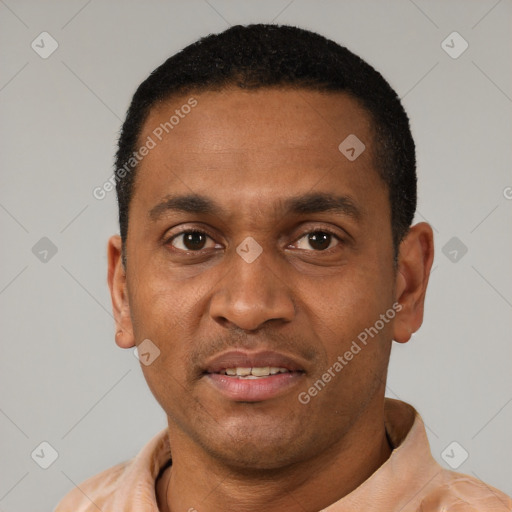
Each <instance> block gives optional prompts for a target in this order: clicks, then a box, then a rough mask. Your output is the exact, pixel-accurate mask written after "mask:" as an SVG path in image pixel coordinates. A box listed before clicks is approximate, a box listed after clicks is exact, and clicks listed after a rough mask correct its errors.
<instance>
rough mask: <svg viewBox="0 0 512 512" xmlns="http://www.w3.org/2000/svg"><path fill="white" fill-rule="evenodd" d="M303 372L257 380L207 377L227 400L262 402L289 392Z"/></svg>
mask: <svg viewBox="0 0 512 512" xmlns="http://www.w3.org/2000/svg"><path fill="white" fill-rule="evenodd" d="M303 375H304V374H303V373H301V372H289V373H278V374H276V375H269V376H268V377H259V378H257V379H239V378H237V377H229V376H227V375H223V374H220V373H208V374H206V377H207V379H208V381H209V382H211V383H212V384H213V386H214V387H215V388H216V389H217V390H218V391H220V392H221V393H222V394H223V395H224V396H225V397H226V398H228V399H230V400H234V401H236V402H261V401H263V400H269V399H270V398H274V397H276V396H279V395H282V394H283V393H285V392H287V391H288V390H289V389H290V388H291V387H292V386H294V385H295V384H297V383H298V382H299V381H300V379H301V378H302V377H303Z"/></svg>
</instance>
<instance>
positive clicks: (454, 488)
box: [419, 469, 512, 512]
mask: <svg viewBox="0 0 512 512" xmlns="http://www.w3.org/2000/svg"><path fill="white" fill-rule="evenodd" d="M439 476H440V478H438V479H437V482H436V484H437V485H435V487H434V488H433V489H432V490H431V491H430V492H429V493H428V494H427V495H426V496H425V498H424V499H423V500H422V502H421V504H420V507H419V511H421V512H430V511H438V510H450V512H481V511H483V510H485V511H486V512H510V511H512V499H511V498H510V497H509V496H507V495H506V494H505V493H503V492H501V491H500V490H498V489H496V488H495V487H492V486H491V485H488V484H486V483H484V482H482V481H481V480H478V479H477V478H474V477H472V476H469V475H464V474H462V473H456V472H454V471H448V470H444V469H443V470H442V472H441V474H440V475H439Z"/></svg>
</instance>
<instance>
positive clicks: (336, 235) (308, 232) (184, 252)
mask: <svg viewBox="0 0 512 512" xmlns="http://www.w3.org/2000/svg"><path fill="white" fill-rule="evenodd" d="M189 233H199V234H202V235H206V236H207V237H208V238H210V239H211V240H214V238H213V236H211V235H210V233H208V232H207V231H204V230H203V229H190V228H188V229H184V230H183V231H180V232H179V233H175V234H173V235H172V236H171V237H169V238H167V239H166V241H165V242H164V244H165V245H170V244H171V243H172V241H173V240H175V239H176V238H178V237H179V236H181V235H187V234H189ZM314 233H327V234H329V235H331V236H332V237H334V238H335V239H336V240H337V241H338V243H339V244H342V243H343V242H344V241H345V240H344V239H343V238H341V237H340V236H339V234H337V233H335V232H334V231H333V230H331V229H329V228H315V229H312V230H310V231H305V232H304V233H302V234H301V235H300V236H299V237H298V238H296V239H295V242H294V243H296V242H298V241H299V240H301V239H302V238H304V237H305V236H306V235H311V234H314ZM339 244H337V245H335V246H334V247H330V248H328V249H324V250H322V251H321V250H315V249H300V250H302V251H309V252H315V253H324V254H326V253H327V254H329V253H331V252H332V250H333V249H336V248H337V247H338V245H339ZM173 250H175V251H177V252H179V253H182V254H203V253H204V252H206V251H210V250H211V249H200V250H198V251H193V250H187V251H185V250H183V249H176V248H175V247H173Z"/></svg>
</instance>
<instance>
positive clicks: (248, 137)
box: [109, 89, 407, 469]
mask: <svg viewBox="0 0 512 512" xmlns="http://www.w3.org/2000/svg"><path fill="white" fill-rule="evenodd" d="M191 96H193V97H194V98H195V100H196V101H197V105H196V106H195V107H194V108H193V109H190V112H189V113H188V114H186V115H184V116H183V117H182V118H181V116H180V120H179V123H178V124H176V125H175V126H173V128H172V130H169V133H168V134H166V133H165V132H164V136H163V137H162V140H161V141H159V140H158V139H157V138H156V137H155V135H154V133H155V132H154V130H155V129H156V128H157V127H158V126H160V124H161V123H165V122H166V121H168V120H169V118H170V116H171V115H172V114H173V113H174V112H175V110H176V109H180V106H181V105H184V104H186V103H187V101H188V100H189V96H187V97H183V98H173V99H171V100H169V101H166V102H164V103H162V104H160V105H158V106H157V107H155V108H153V110H152V111H151V113H150V115H149V118H148V119H147V121H146V123H145V126H144V130H143V132H142V134H141V137H140V140H141V141H142V143H144V142H145V141H146V140H147V137H148V136H149V137H152V138H153V139H154V140H155V141H156V142H157V143H156V146H155V147H154V148H153V149H151V151H149V153H148V154H147V156H145V157H144V159H143V160H142V161H141V163H140V164H139V168H138V171H137V178H136V183H135V190H134V195H133V198H132V201H131V205H130V212H129V219H130V220H129V229H128V237H127V245H126V257H127V267H126V274H125V272H124V270H123V268H122V265H121V263H120V258H119V255H120V251H119V249H120V241H119V238H118V237H113V239H112V240H111V242H110V243H111V248H110V256H111V257H110V264H111V265H110V267H111V268H110V277H109V282H110V284H111V289H112V290H113V300H114V309H115V310H116V319H117V321H118V326H119V327H120V328H121V329H122V330H123V334H122V341H119V340H118V343H119V344H120V345H121V346H125V347H128V346H131V345H132V344H137V345H139V344H140V343H141V342H143V340H151V345H146V347H148V346H149V347H151V348H150V350H149V352H150V353H153V352H152V351H154V350H155V348H154V347H155V346H156V347H157V348H158V350H159V351H160V355H159V356H158V357H157V358H156V359H155V360H154V361H153V362H152V363H151V364H149V365H147V366H146V365H142V370H143V372H144V376H145V378H146V380H147V382H148V385H149V386H150V388H151V390H152V392H153V394H154V396H155V397H156V399H157V400H158V402H159V403H160V405H161V406H162V408H163V409H164V410H165V412H166V414H167V415H168V418H169V425H170V427H171V428H172V429H174V430H175V431H176V432H179V433H180V435H182V436H183V437H185V438H186V439H189V440H190V442H192V443H193V444H194V445H195V446H198V447H200V448H201V449H202V450H203V451H205V452H206V453H208V454H209V455H211V456H214V457H216V458H217V459H218V460H222V461H225V462H226V463H229V464H231V465H232V466H240V467H253V468H258V469H271V468H277V467H282V466H283V465H286V464H290V463H293V462H297V461H301V460H302V461H303V460H306V459H308V458H309V457H312V456H313V455H314V454H315V453H317V452H318V451H321V450H323V449H328V448H329V447H332V446H333V445H335V444H336V443H339V442H340V441H341V440H342V439H343V437H344V436H345V434H346V433H347V432H348V431H349V430H350V428H351V427H352V426H353V425H354V423H355V422H356V420H357V418H359V417H360V416H361V415H362V414H363V413H364V411H366V410H367V409H368V407H370V406H372V404H374V403H375V400H376V398H379V399H380V398H381V396H382V395H383V389H384V380H385V375H386V369H387V364H388V358H389V350H390V344H391V339H392V338H393V336H394V332H393V329H394V327H393V326H394V324H395V323H396V318H395V319H393V317H395V314H393V315H391V313H390V311H393V304H394V303H395V301H397V300H400V294H401V293H402V292H403V291H404V290H406V289H407V286H406V285H405V284H403V283H404V282H405V280H404V273H401V272H400V270H399V271H398V272H396V269H395V268H394V265H393V254H394V253H393V245H392V235H391V223H390V218H391V215H390V205H389V200H388V192H387V189H386V187H385V185H384V183H383V182H382V181H381V179H380V178H379V176H378V174H377V172H376V171H375V166H374V160H373V147H372V137H371V120H370V118H369V116H368V114H367V113H366V112H365V111H364V110H363V109H362V108H361V107H359V106H358V104H357V103H356V102H355V101H354V100H353V99H351V98H350V97H348V96H346V95H343V94H334V93H320V92H312V91H306V90H300V91H292V90H282V89H281V90H277V89H266V90H265V89H262V90H257V91H251V92H246V91H242V90H238V89H236V90H223V91H220V92H205V93H201V94H195V95H191ZM185 110H188V109H185ZM350 134H354V135H356V136H357V138H358V139H359V140H360V141H362V142H363V143H364V144H365V146H366V148H365V150H364V151H363V152H362V153H361V154H360V155H359V156H358V157H357V158H356V159H355V160H353V159H352V160H349V159H348V158H347V157H346V156H345V154H343V153H342V152H341V151H340V150H339V149H338V146H339V145H340V143H341V142H342V141H343V140H344V139H345V138H346V137H347V136H349V135H350ZM348 154H349V155H350V156H352V155H351V153H350V150H349V153H348ZM397 276H398V277H397ZM116 290H117V291H116ZM404 307H405V305H404ZM386 312H388V313H386ZM394 313H396V304H395V310H394ZM397 314H398V313H397ZM383 316H384V317H385V320H386V321H384V319H383ZM379 320H380V321H379ZM370 328H373V330H371V329H370ZM365 329H366V330H367V331H366V333H367V336H366V338H367V339H366V343H365V344H363V342H362V341H361V340H362V338H364V335H361V333H364V332H365ZM368 330H369V331H368ZM374 331H377V332H376V333H375V334H373V333H374ZM368 332H371V333H372V334H373V335H372V336H369V335H368ZM358 336H359V338H358ZM354 341H355V342H356V345H357V346H358V347H359V351H358V350H357V348H355V345H354ZM145 343H146V344H147V343H148V342H147V341H146V342H145ZM348 353H351V354H352V357H350V356H349V355H348ZM150 357H151V356H150ZM340 358H341V360H340ZM341 361H343V362H341ZM336 362H338V365H336ZM339 365H341V369H340V366H339ZM250 368H252V369H253V370H252V371H251V370H249V369H250ZM249 371H251V373H250V375H247V374H248V373H249ZM233 374H235V375H233ZM326 374H329V376H330V378H329V377H326ZM315 383H316V384H315ZM315 390H316V391H315Z"/></svg>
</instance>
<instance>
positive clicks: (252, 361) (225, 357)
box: [204, 350, 304, 373]
mask: <svg viewBox="0 0 512 512" xmlns="http://www.w3.org/2000/svg"><path fill="white" fill-rule="evenodd" d="M266 366H274V367H277V368H286V369H287V370H290V371H304V369H303V367H302V366H301V365H300V364H299V363H298V362H297V361H295V360H294V358H293V357H291V356H287V355H285V354H281V353H279V352H273V351H270V350H265V351H258V352H249V351H247V350H229V351H226V352H221V353H220V354H217V355H216V356H214V357H212V358H210V359H208V360H207V361H206V363H205V366H204V372H205V373H219V372H221V371H223V370H225V369H226V368H237V367H239V368H264V367H266Z"/></svg>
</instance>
